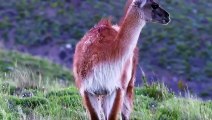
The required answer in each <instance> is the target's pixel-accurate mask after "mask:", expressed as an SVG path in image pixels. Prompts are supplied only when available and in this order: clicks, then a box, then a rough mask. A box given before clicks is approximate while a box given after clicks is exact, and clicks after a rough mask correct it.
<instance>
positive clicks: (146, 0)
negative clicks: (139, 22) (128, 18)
mask: <svg viewBox="0 0 212 120" xmlns="http://www.w3.org/2000/svg"><path fill="white" fill-rule="evenodd" d="M130 5H131V7H134V8H136V9H137V12H139V14H140V15H141V18H142V19H144V20H145V21H147V22H156V23H160V24H168V23H169V22H170V17H169V13H168V12H167V11H165V10H164V9H163V8H162V7H161V6H160V5H159V4H158V3H157V2H156V0H128V1H127V4H126V8H125V9H128V8H129V6H130ZM125 12H126V11H125Z"/></svg>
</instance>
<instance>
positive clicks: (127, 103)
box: [121, 86, 134, 120]
mask: <svg viewBox="0 0 212 120" xmlns="http://www.w3.org/2000/svg"><path fill="white" fill-rule="evenodd" d="M133 88H134V87H133V86H128V87H127V91H126V94H125V96H124V103H123V106H122V110H121V117H122V120H129V119H130V113H131V111H132V108H133V94H134V93H133Z"/></svg>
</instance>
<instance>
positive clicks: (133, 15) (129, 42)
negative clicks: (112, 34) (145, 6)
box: [117, 6, 146, 56]
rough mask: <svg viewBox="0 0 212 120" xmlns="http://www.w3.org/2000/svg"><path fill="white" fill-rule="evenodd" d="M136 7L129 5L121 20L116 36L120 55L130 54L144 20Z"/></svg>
mask: <svg viewBox="0 0 212 120" xmlns="http://www.w3.org/2000/svg"><path fill="white" fill-rule="evenodd" d="M137 10H138V8H135V7H133V6H131V7H130V8H129V10H128V12H127V14H126V16H125V18H124V21H123V22H122V25H121V28H120V31H119V33H118V36H117V41H118V44H119V45H118V46H119V47H120V51H119V52H121V53H122V55H123V54H124V56H125V55H129V54H132V53H133V51H134V49H135V47H136V45H137V42H138V38H139V35H140V32H141V30H142V28H143V27H144V25H145V23H146V21H145V20H143V19H142V16H141V15H139V13H138V12H137Z"/></svg>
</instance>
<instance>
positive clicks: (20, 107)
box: [0, 51, 212, 120]
mask: <svg viewBox="0 0 212 120" xmlns="http://www.w3.org/2000/svg"><path fill="white" fill-rule="evenodd" d="M2 55H5V56H4V57H2ZM0 56H1V57H0V60H1V61H3V60H7V62H6V63H4V62H5V61H4V62H0V66H1V69H0V72H1V73H4V74H1V76H0V119H4V120H11V119H12V120H19V119H29V120H37V119H41V120H46V119H51V120H58V119H61V120H65V119H70V118H71V119H72V120H85V119H87V116H86V112H85V109H84V108H83V106H82V101H81V97H80V96H79V93H78V91H77V89H76V88H75V87H74V85H73V84H72V82H71V81H72V79H67V81H70V82H67V84H66V85H64V83H61V82H60V81H58V79H57V78H56V77H55V75H56V76H57V74H58V73H57V72H54V71H55V70H56V71H60V72H61V74H67V71H66V70H64V68H61V67H58V66H57V65H54V64H52V63H51V62H48V61H47V60H41V59H40V58H34V57H31V56H29V55H22V54H19V53H16V52H15V53H14V52H6V53H5V52H3V51H1V54H0ZM13 56H15V57H14V58H16V59H15V60H14V59H13ZM29 60H30V61H31V62H30V63H31V66H37V65H38V66H40V67H31V66H25V64H26V63H29ZM8 61H9V62H8ZM14 61H15V63H13V62H14ZM11 62H12V63H11ZM43 63H45V67H44V66H43ZM5 68H12V69H8V70H7V69H5ZM46 68H48V69H46ZM37 70H38V71H43V70H45V72H43V74H42V75H40V74H37V73H36V72H34V71H37ZM26 71H27V72H26ZM49 72H51V73H52V74H49ZM17 73H18V74H17ZM29 76H31V77H29ZM32 76H33V77H32ZM54 77H55V78H54ZM49 78H51V79H49ZM26 81H28V82H26ZM32 85H33V87H32ZM68 85H69V87H67V86H68ZM134 104H135V105H134V111H133V113H132V119H134V120H211V118H212V101H202V100H199V99H197V98H193V97H192V96H190V95H188V96H187V97H186V98H183V97H177V96H175V95H174V94H173V93H172V92H171V91H169V90H168V89H167V88H166V87H165V86H164V85H161V84H159V83H153V84H145V86H143V87H137V88H136V89H135V100H134Z"/></svg>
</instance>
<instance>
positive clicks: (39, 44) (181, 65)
mask: <svg viewBox="0 0 212 120" xmlns="http://www.w3.org/2000/svg"><path fill="white" fill-rule="evenodd" d="M159 3H160V4H161V6H163V7H164V8H165V9H166V10H167V11H168V12H169V13H170V14H171V19H172V21H171V23H170V24H169V25H167V26H163V25H158V24H153V23H151V24H150V23H148V24H147V25H146V27H145V28H144V29H143V31H142V33H141V36H140V40H139V43H138V46H139V50H140V55H139V67H138V69H137V81H136V85H137V86H140V85H142V71H143V72H144V73H145V76H146V77H147V80H148V82H164V83H165V85H167V86H168V87H169V88H171V89H172V90H173V91H174V92H176V93H182V94H183V93H184V92H185V91H189V92H191V93H192V94H195V95H197V96H199V97H201V98H203V99H212V12H211V8H212V3H211V2H210V0H204V1H202V0H161V1H159ZM124 4H125V0H0V48H1V49H4V50H7V51H12V50H15V51H19V52H23V53H28V54H31V55H33V56H40V57H43V58H47V59H49V60H50V61H53V62H55V63H57V64H60V65H62V66H65V67H67V68H68V69H71V68H72V62H73V61H72V59H73V54H74V49H75V45H76V43H77V42H78V41H79V40H80V39H81V38H82V36H83V35H84V34H85V33H86V31H88V30H89V29H90V28H91V27H93V26H94V25H95V24H96V23H97V22H98V21H99V20H100V19H101V18H102V17H108V16H112V17H113V23H117V22H118V21H119V19H120V18H121V16H122V14H123V8H124ZM0 59H1V58H0ZM0 67H1V66H0Z"/></svg>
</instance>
